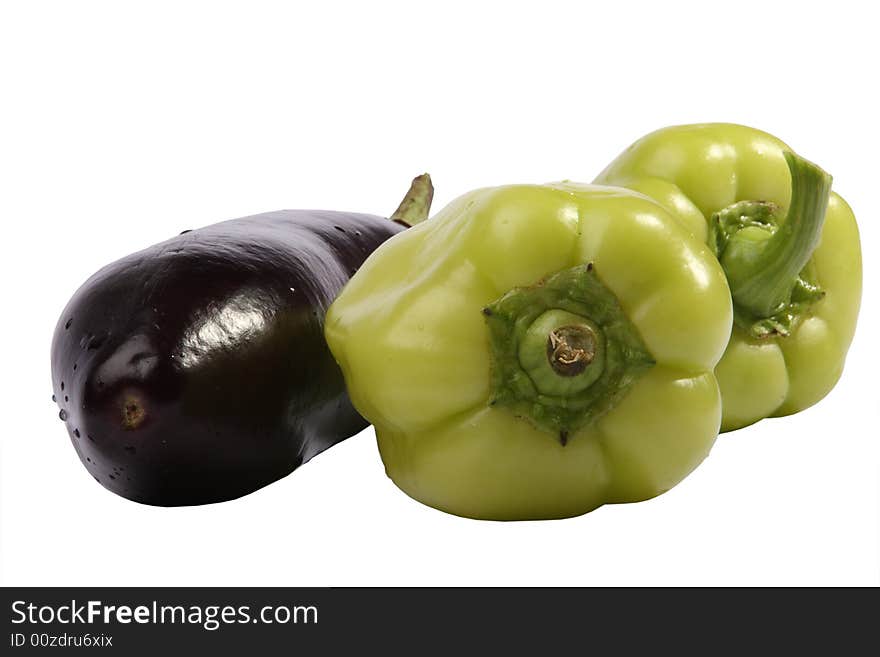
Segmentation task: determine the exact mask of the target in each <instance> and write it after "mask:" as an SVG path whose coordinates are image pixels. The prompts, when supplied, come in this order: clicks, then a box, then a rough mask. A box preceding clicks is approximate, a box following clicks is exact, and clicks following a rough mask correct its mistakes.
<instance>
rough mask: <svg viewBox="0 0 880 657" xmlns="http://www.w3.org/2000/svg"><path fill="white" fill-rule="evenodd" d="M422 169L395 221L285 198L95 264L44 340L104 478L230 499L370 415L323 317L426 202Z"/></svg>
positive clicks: (161, 493) (131, 489) (82, 453)
mask: <svg viewBox="0 0 880 657" xmlns="http://www.w3.org/2000/svg"><path fill="white" fill-rule="evenodd" d="M431 196H432V188H431V183H430V179H429V178H428V176H427V175H424V176H420V177H418V178H416V179H415V180H414V181H413V186H412V187H411V189H410V192H409V194H407V196H406V198H405V199H404V201H403V203H401V206H400V208H399V209H398V211H397V212H396V213H395V214H394V215H392V217H391V220H389V219H386V218H382V217H378V216H373V215H366V214H354V213H344V212H331V211H315V210H282V211H277V212H268V213H265V214H258V215H254V216H250V217H244V218H241V219H233V220H230V221H225V222H222V223H218V224H214V225H212V226H208V227H205V228H200V229H197V230H192V231H184V232H183V233H181V234H180V235H178V236H176V237H174V238H172V239H170V240H167V241H165V242H162V243H160V244H156V245H154V246H151V247H149V248H147V249H144V250H143V251H139V252H138V253H134V254H132V255H129V256H127V257H125V258H122V259H121V260H118V261H116V262H114V263H112V264H110V265H108V266H106V267H104V268H103V269H101V270H100V271H98V272H97V273H95V274H94V275H93V276H92V277H91V278H89V279H88V280H87V281H86V282H85V283H84V284H83V285H82V287H80V288H79V290H78V291H77V292H76V293H75V294H74V296H73V298H72V299H71V300H70V302H69V303H68V304H67V307H66V308H65V309H64V312H63V313H62V314H61V317H60V318H59V320H58V324H57V326H56V329H55V334H54V337H53V340H52V350H51V360H52V384H53V393H54V394H53V399H54V400H55V401H56V402H57V404H58V407H59V412H58V415H59V417H60V418H61V420H62V421H63V422H64V423H65V425H66V427H67V430H68V433H69V435H70V439H71V442H72V444H73V447H74V449H75V450H76V453H77V455H78V456H79V458H80V460H81V461H82V463H83V465H84V466H85V467H86V469H87V470H88V471H89V473H90V474H91V475H92V476H93V477H94V478H95V479H96V480H97V481H98V482H99V483H100V484H101V485H103V486H104V487H105V488H107V489H109V490H110V491H112V492H114V493H116V494H118V495H121V496H123V497H126V498H128V499H131V500H134V501H137V502H141V503H145V504H153V505H159V506H181V505H194V504H207V503H212V502H221V501H224V500H230V499H234V498H236V497H240V496H242V495H245V494H247V493H250V492H252V491H254V490H256V489H258V488H261V487H263V486H265V485H267V484H269V483H272V482H273V481H276V480H278V479H280V478H281V477H284V476H285V475H287V474H289V473H290V472H292V471H293V470H294V469H296V468H297V467H298V466H300V465H301V464H303V463H305V462H306V461H308V460H309V459H311V458H312V457H313V456H315V455H316V454H319V453H320V452H322V451H324V450H325V449H327V448H328V447H330V446H332V445H334V444H336V443H338V442H340V441H341V440H343V439H345V438H347V437H349V436H351V435H353V434H355V433H357V432H358V431H360V430H361V429H363V428H364V427H366V426H367V422H366V421H365V420H364V419H363V418H362V417H361V416H360V415H359V414H358V413H357V411H355V410H354V408H353V407H352V405H351V402H350V401H349V398H348V395H347V393H346V390H345V383H344V381H343V378H342V373H341V372H340V370H339V367H338V366H337V365H336V363H335V362H334V360H333V357H332V356H331V354H330V351H329V349H328V348H327V345H326V343H325V341H324V335H323V324H324V315H325V312H326V310H327V308H328V307H329V306H330V303H331V302H332V301H333V300H334V299H335V297H336V296H337V294H338V293H339V291H340V290H341V289H342V286H343V285H345V283H346V282H347V281H348V279H349V278H350V277H351V276H352V275H353V274H354V273H355V271H357V269H358V267H359V266H360V265H361V264H362V263H363V261H364V260H365V259H366V257H367V256H368V255H369V254H370V253H372V251H373V250H374V249H375V248H376V247H378V246H379V245H380V244H381V243H382V242H384V241H385V240H386V239H388V238H389V237H391V236H392V235H394V234H396V233H397V232H399V231H401V230H403V229H404V228H405V226H406V225H408V224H409V223H414V222H415V221H418V220H420V219H422V218H424V216H427V213H428V209H429V207H430V202H431Z"/></svg>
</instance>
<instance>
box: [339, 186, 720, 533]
mask: <svg viewBox="0 0 880 657" xmlns="http://www.w3.org/2000/svg"><path fill="white" fill-rule="evenodd" d="M731 323H732V307H731V301H730V295H729V292H728V289H727V284H726V281H725V278H724V273H723V271H722V270H721V268H720V267H719V266H718V263H717V261H716V260H715V258H714V257H713V256H712V253H711V252H710V251H709V249H708V248H707V247H706V246H705V245H704V244H702V243H700V242H698V241H697V240H694V239H692V238H691V237H690V236H689V235H688V234H687V232H686V231H685V230H684V229H683V228H682V227H681V226H680V225H678V223H677V221H676V220H675V218H674V217H672V216H671V215H670V214H669V213H668V212H667V211H666V210H664V209H663V208H662V207H661V206H660V205H658V204H657V203H656V202H654V201H652V200H650V199H648V198H646V197H644V196H642V195H639V194H635V193H633V192H630V191H628V190H624V189H617V188H609V187H598V186H589V185H575V184H571V183H560V184H553V185H543V186H528V185H519V186H509V187H498V188H493V189H481V190H477V191H475V192H471V193H469V194H466V195H464V196H462V197H460V198H459V199H457V200H456V201H454V202H452V203H451V204H450V205H449V206H448V207H446V208H445V209H444V210H443V211H441V212H440V213H439V214H438V215H436V216H435V217H434V218H432V219H430V220H428V221H426V222H424V223H421V224H419V225H417V226H415V227H413V228H410V229H409V230H407V231H405V232H403V233H401V234H399V235H398V236H395V237H394V238H392V239H391V240H389V241H388V242H386V243H385V245H383V246H382V247H380V248H379V249H378V250H377V251H376V252H375V253H374V254H373V255H372V256H371V257H370V258H368V259H367V261H366V262H365V263H364V265H363V266H362V267H361V269H360V270H359V271H358V273H357V274H356V275H355V276H354V277H353V278H352V279H351V280H350V281H349V283H348V284H347V285H346V286H345V288H344V289H343V291H342V293H341V294H340V296H339V297H338V298H337V300H336V301H335V302H334V303H333V305H332V306H331V307H330V309H329V311H328V314H327V320H326V329H325V334H326V337H327V342H328V344H329V346H330V349H331V351H332V352H333V354H334V356H335V358H336V360H337V361H338V362H339V364H340V365H341V367H342V370H343V373H344V375H345V378H346V382H347V384H348V388H349V392H350V394H351V398H352V400H353V402H354V404H355V406H356V407H357V409H358V410H359V411H360V412H361V413H362V414H363V415H364V416H365V417H366V418H367V419H369V420H370V421H371V422H372V423H373V424H374V425H375V428H376V434H377V437H378V442H379V449H380V452H381V455H382V459H383V460H384V462H385V468H386V472H387V473H388V475H389V476H390V477H391V478H392V479H393V481H394V482H395V483H396V484H397V485H398V486H399V487H400V488H401V489H403V490H404V491H405V492H406V493H407V494H409V495H410V496H411V497H413V498H415V499H417V500H420V501H421V502H424V503H425V504H428V505H430V506H433V507H436V508H438V509H442V510H444V511H447V512H450V513H454V514H457V515H461V516H468V517H473V518H484V519H506V520H510V519H539V518H559V517H567V516H573V515H578V514H581V513H586V512H587V511H590V510H592V509H594V508H596V507H598V506H600V505H601V504H604V503H612V502H632V501H638V500H644V499H647V498H650V497H653V496H655V495H658V494H660V493H662V492H664V491H666V490H668V489H670V488H672V487H673V486H674V485H675V484H676V483H678V482H679V481H680V480H681V479H682V478H684V477H685V476H686V475H687V474H688V473H689V472H690V471H691V470H693V468H695V467H696V466H697V465H698V464H699V463H700V462H701V461H702V460H703V458H704V457H705V456H706V454H707V453H708V452H709V449H710V448H711V446H712V444H713V442H714V440H715V438H716V436H717V433H718V427H719V423H720V419H721V407H720V394H719V390H718V386H717V382H716V380H715V376H714V375H713V373H712V371H713V368H714V367H715V364H716V362H717V361H718V359H719V358H720V357H721V354H722V352H723V351H724V347H725V346H726V344H727V340H728V337H729V335H730V328H731Z"/></svg>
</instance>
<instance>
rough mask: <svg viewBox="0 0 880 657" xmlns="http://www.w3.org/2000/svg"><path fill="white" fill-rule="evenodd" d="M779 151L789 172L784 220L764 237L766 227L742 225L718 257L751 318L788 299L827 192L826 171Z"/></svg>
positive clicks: (815, 235) (816, 233)
mask: <svg viewBox="0 0 880 657" xmlns="http://www.w3.org/2000/svg"><path fill="white" fill-rule="evenodd" d="M784 155H785V161H786V163H787V164H788V168H789V170H790V171H791V203H790V205H789V208H788V213H787V214H786V216H785V220H784V221H783V222H782V223H781V225H780V226H779V228H778V229H777V230H776V231H775V232H774V233H773V234H772V235H771V236H769V237H767V235H768V232H767V231H766V230H762V229H759V228H754V227H753V228H744V229H743V230H741V231H739V232H738V233H736V234H735V235H733V236H732V237H731V239H730V241H729V242H728V244H727V247H726V248H725V250H724V253H723V254H722V257H721V265H722V267H723V268H724V271H725V273H726V274H727V280H728V283H729V285H730V292H731V296H732V297H733V301H734V304H735V305H736V306H738V309H739V310H740V311H745V313H747V314H749V315H751V316H753V317H754V318H756V319H763V318H768V317H771V316H772V315H774V314H775V313H778V312H779V311H780V310H782V309H783V308H784V307H785V306H786V304H788V303H790V301H791V293H792V290H793V289H794V287H795V284H796V283H797V281H798V276H799V275H800V273H801V271H802V270H803V269H804V267H805V266H806V264H807V263H808V262H809V260H810V258H811V257H812V255H813V251H814V250H815V249H816V245H817V244H818V242H819V237H820V236H821V234H822V225H823V223H824V221H825V210H826V209H827V207H828V196H829V194H830V192H831V176H829V175H828V174H827V173H825V172H824V171H823V170H822V169H820V168H819V167H818V166H816V165H815V164H813V163H812V162H809V161H807V160H805V159H803V158H802V157H799V156H797V155H795V154H794V153H791V152H788V151H786V152H785V154H784Z"/></svg>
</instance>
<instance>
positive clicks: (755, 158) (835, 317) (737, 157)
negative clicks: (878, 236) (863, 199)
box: [596, 123, 862, 431]
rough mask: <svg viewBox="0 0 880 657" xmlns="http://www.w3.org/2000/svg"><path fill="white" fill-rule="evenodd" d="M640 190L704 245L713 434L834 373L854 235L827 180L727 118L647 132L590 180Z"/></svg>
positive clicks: (849, 298)
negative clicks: (717, 292)
mask: <svg viewBox="0 0 880 657" xmlns="http://www.w3.org/2000/svg"><path fill="white" fill-rule="evenodd" d="M596 182H597V183H600V184H607V185H620V186H623V187H628V188H630V189H633V190H635V191H638V192H641V193H643V194H646V195H647V196H650V197H651V198H653V199H654V200H656V201H657V202H658V203H660V204H661V205H663V206H664V207H665V208H666V209H667V210H669V211H670V212H672V213H673V214H675V215H676V216H677V217H678V218H679V219H680V221H681V222H682V224H683V225H685V226H686V227H687V228H688V230H689V231H690V232H691V233H692V234H693V235H694V236H696V237H697V238H698V239H699V240H701V241H704V242H707V243H708V244H709V245H710V247H711V248H712V249H713V251H714V252H715V254H716V256H717V257H718V258H719V260H720V262H721V265H722V267H723V268H724V270H725V273H726V275H727V277H728V282H729V284H730V288H731V294H732V295H733V302H734V318H735V326H734V329H733V333H732V335H731V339H730V344H729V345H728V347H727V350H726V351H725V354H724V356H723V357H722V359H721V361H720V362H719V364H718V367H717V368H716V370H715V374H716V376H717V377H718V382H719V385H720V386H721V395H722V399H723V405H724V415H723V420H722V424H721V428H722V431H730V430H733V429H738V428H740V427H743V426H746V425H748V424H752V423H753V422H757V421H758V420H761V419H762V418H765V417H769V416H773V417H777V416H783V415H790V414H792V413H797V412H798V411H801V410H803V409H805V408H807V407H808V406H812V405H813V404H815V403H816V402H818V401H819V400H820V399H822V398H823V397H824V396H825V395H826V394H828V392H829V391H830V390H831V389H832V388H833V387H834V385H835V383H837V380H838V379H839V378H840V375H841V372H842V371H843V363H844V359H845V358H846V352H847V349H849V345H850V342H851V341H852V337H853V332H854V331H855V325H856V318H857V316H858V311H859V300H860V297H861V281H862V264H861V250H860V247H859V233H858V227H857V226H856V221H855V217H854V216H853V212H852V210H851V209H850V207H849V206H848V205H847V204H846V201H844V200H843V199H842V198H841V197H840V196H838V195H837V194H835V193H831V194H830V196H829V191H830V188H831V177H830V176H828V175H827V174H826V173H825V172H824V171H822V170H821V169H819V168H818V167H817V166H815V165H813V164H811V163H809V162H807V161H806V160H803V159H802V158H800V157H798V156H796V155H794V154H793V153H792V151H791V149H790V148H789V147H788V146H786V145H785V144H784V143H782V142H781V141H779V140H778V139H776V138H775V137H773V136H771V135H768V134H767V133H764V132H761V131H759V130H755V129H753V128H747V127H744V126H739V125H730V124H722V123H717V124H703V125H687V126H677V127H672V128H666V129H663V130H658V131H657V132H654V133H652V134H650V135H648V136H646V137H644V138H642V139H640V140H639V141H637V142H636V143H635V144H633V145H632V146H630V147H629V148H628V149H626V150H625V151H624V152H623V153H622V154H621V155H620V156H619V157H618V158H617V159H616V160H614V162H612V163H611V164H610V165H609V166H608V168H606V169H605V171H603V172H602V173H601V174H600V175H599V177H598V178H597V179H596Z"/></svg>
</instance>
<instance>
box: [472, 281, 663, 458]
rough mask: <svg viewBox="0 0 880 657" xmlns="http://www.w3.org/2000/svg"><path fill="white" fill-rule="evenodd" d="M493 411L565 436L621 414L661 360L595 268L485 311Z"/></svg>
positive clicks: (508, 297)
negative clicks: (615, 411)
mask: <svg viewBox="0 0 880 657" xmlns="http://www.w3.org/2000/svg"><path fill="white" fill-rule="evenodd" d="M483 314H484V315H485V318H486V324H487V326H488V328H489V339H490V344H491V352H492V390H493V396H492V398H491V400H490V402H489V403H490V405H501V406H507V407H509V408H510V409H511V410H512V411H513V412H514V413H516V414H517V415H518V416H520V417H523V418H525V419H527V420H530V421H531V422H532V423H534V424H535V425H536V426H537V427H539V428H542V429H546V430H547V431H551V432H553V433H555V434H557V435H558V436H559V440H560V442H561V443H562V444H563V445H565V444H566V443H567V442H568V436H569V434H570V433H571V432H573V431H576V430H577V429H580V428H582V427H584V426H587V425H588V424H590V423H592V422H594V421H595V420H596V419H598V418H599V417H600V416H601V415H602V414H604V413H606V412H607V411H609V410H611V409H612V408H614V406H615V405H616V404H617V403H618V402H619V401H620V400H621V399H622V398H623V396H624V395H625V394H626V392H627V391H628V390H629V388H630V387H631V386H632V385H633V383H635V381H636V380H637V379H638V378H639V377H640V376H641V375H642V374H644V373H645V372H646V371H647V370H648V369H649V368H650V367H651V366H652V365H653V364H654V359H653V357H652V356H651V354H650V353H649V352H648V349H647V348H646V347H645V345H644V343H643V342H642V339H641V336H640V335H639V333H638V330H637V329H636V327H635V326H634V325H633V324H632V322H630V320H629V319H628V318H627V316H626V314H625V313H624V311H623V309H622V308H621V307H620V303H619V302H618V301H617V298H616V297H615V296H614V294H613V293H612V292H611V291H610V290H609V289H608V288H607V287H605V285H604V284H603V283H602V281H600V280H599V278H598V276H597V275H596V272H595V269H594V267H593V266H592V264H587V265H578V266H576V267H572V268H571V269H565V270H563V271H561V272H558V273H556V274H553V275H552V276H550V277H549V278H547V279H545V280H543V281H541V282H539V283H537V284H536V285H533V286H531V287H523V288H516V289H514V290H511V291H510V292H508V293H507V294H505V295H504V296H502V297H501V298H500V299H497V300H496V301H494V302H493V303H491V304H489V305H488V306H486V307H485V308H484V309H483Z"/></svg>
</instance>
